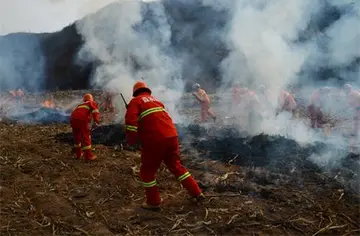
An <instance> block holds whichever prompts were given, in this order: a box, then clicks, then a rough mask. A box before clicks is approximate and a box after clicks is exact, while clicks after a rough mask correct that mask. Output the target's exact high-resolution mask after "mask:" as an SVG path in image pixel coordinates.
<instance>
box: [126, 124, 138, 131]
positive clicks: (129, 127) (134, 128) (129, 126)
mask: <svg viewBox="0 0 360 236" xmlns="http://www.w3.org/2000/svg"><path fill="white" fill-rule="evenodd" d="M126 130H129V131H134V132H137V127H136V126H133V125H126Z"/></svg>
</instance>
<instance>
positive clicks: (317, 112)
mask: <svg viewBox="0 0 360 236" xmlns="http://www.w3.org/2000/svg"><path fill="white" fill-rule="evenodd" d="M308 112H309V116H310V121H311V128H322V127H323V123H324V115H323V113H322V112H321V109H320V108H319V107H316V106H314V105H310V106H309V107H308Z"/></svg>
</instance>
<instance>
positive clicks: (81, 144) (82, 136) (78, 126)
mask: <svg viewBox="0 0 360 236" xmlns="http://www.w3.org/2000/svg"><path fill="white" fill-rule="evenodd" d="M92 119H94V122H95V123H94V126H93V128H95V127H97V126H98V125H99V109H98V105H97V104H96V102H95V101H94V98H93V96H92V95H91V94H89V93H87V94H85V95H84V99H83V103H81V104H80V105H78V106H77V107H76V108H75V110H74V111H73V112H72V113H71V118H70V124H71V128H72V132H73V136H74V141H75V147H74V149H75V155H76V158H77V159H80V158H81V156H82V154H83V153H82V152H84V159H85V160H95V159H96V156H94V155H93V153H92V147H91V136H90V128H89V123H90V122H91V120H92Z"/></svg>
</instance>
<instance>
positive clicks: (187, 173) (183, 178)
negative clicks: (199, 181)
mask: <svg viewBox="0 0 360 236" xmlns="http://www.w3.org/2000/svg"><path fill="white" fill-rule="evenodd" d="M190 176H191V174H190V173H189V172H186V173H185V174H183V175H181V176H180V177H179V178H178V180H179V181H180V182H181V181H183V180H185V179H186V178H187V177H190Z"/></svg>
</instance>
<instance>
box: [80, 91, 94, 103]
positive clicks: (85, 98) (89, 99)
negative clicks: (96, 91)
mask: <svg viewBox="0 0 360 236" xmlns="http://www.w3.org/2000/svg"><path fill="white" fill-rule="evenodd" d="M83 100H84V102H88V101H94V97H93V95H91V94H90V93H87V94H85V95H84V99H83Z"/></svg>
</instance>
